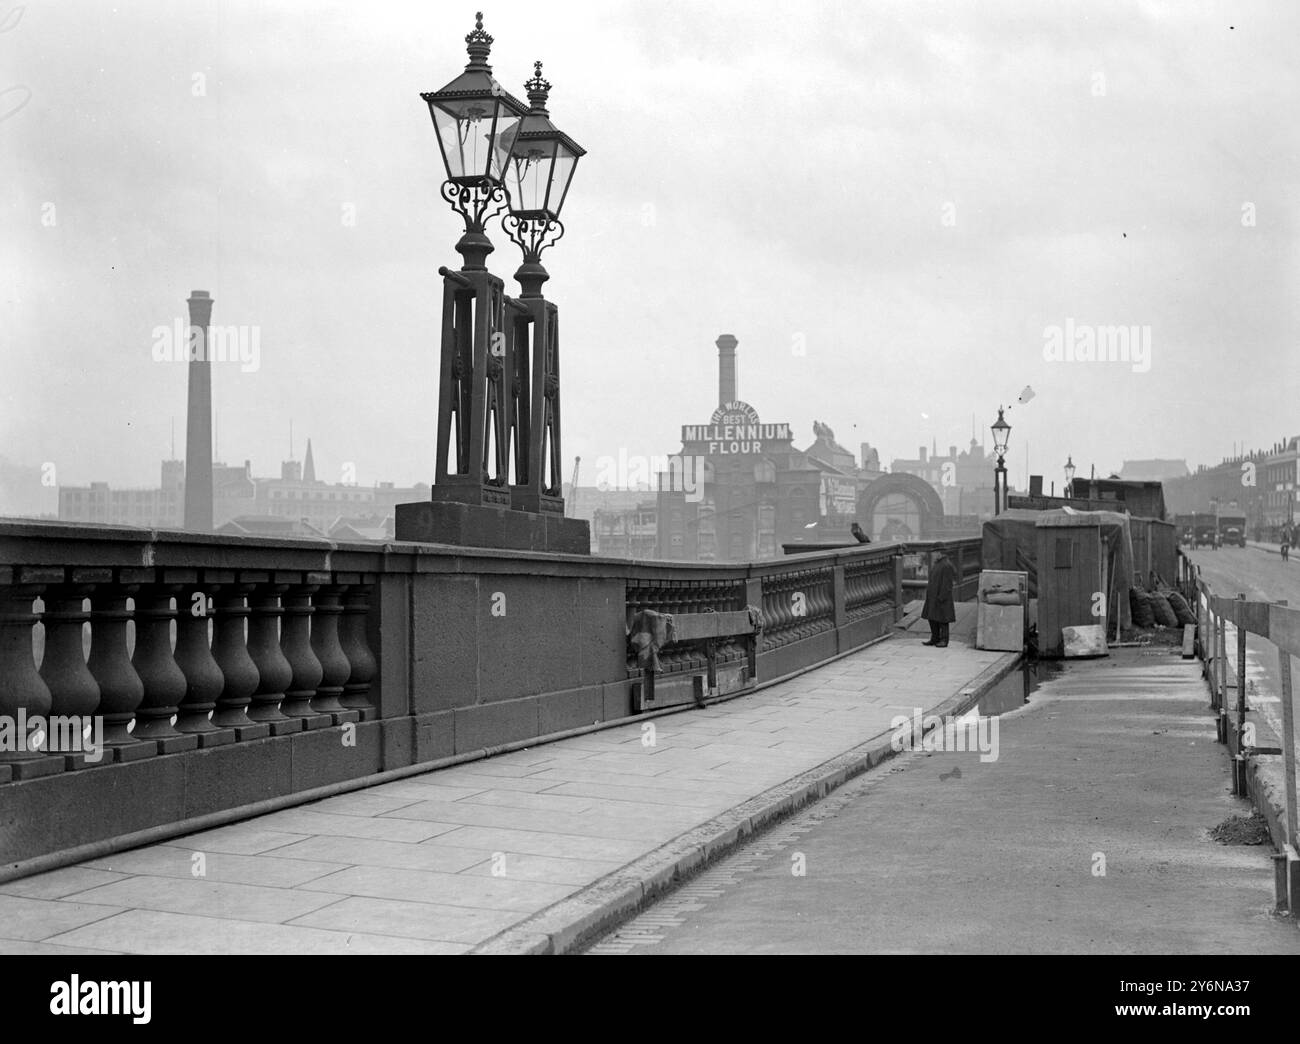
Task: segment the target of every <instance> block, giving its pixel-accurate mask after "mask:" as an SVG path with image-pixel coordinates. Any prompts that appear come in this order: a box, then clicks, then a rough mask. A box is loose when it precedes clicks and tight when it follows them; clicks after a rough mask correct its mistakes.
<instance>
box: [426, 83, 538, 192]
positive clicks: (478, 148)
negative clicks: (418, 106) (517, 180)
mask: <svg viewBox="0 0 1300 1044" xmlns="http://www.w3.org/2000/svg"><path fill="white" fill-rule="evenodd" d="M429 109H430V111H431V112H432V113H433V125H434V129H435V130H436V131H437V133H438V142H439V144H440V145H441V146H442V155H443V159H444V160H445V161H446V165H447V177H449V178H451V179H457V178H482V177H489V178H493V179H496V180H500V178H501V176H502V173H503V170H504V167H505V161H506V157H507V156H508V154H509V149H508V145H507V146H506V148H504V149H503V148H502V143H503V142H508V141H509V137H510V136H512V134H513V128H514V126H515V124H517V123H518V122H519V120H518V117H516V116H514V115H513V114H511V113H510V112H509V111H507V110H505V109H504V108H503V107H502V105H501V103H500V101H499V100H498V99H496V98H458V99H453V100H445V99H439V100H437V101H434V102H431V103H430V105H429Z"/></svg>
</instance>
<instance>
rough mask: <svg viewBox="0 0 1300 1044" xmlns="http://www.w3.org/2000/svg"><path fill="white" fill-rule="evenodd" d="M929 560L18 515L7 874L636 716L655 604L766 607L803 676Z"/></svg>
mask: <svg viewBox="0 0 1300 1044" xmlns="http://www.w3.org/2000/svg"><path fill="white" fill-rule="evenodd" d="M958 544H962V545H963V547H962V548H961V557H960V558H959V562H960V563H961V573H962V575H963V579H965V578H966V575H967V574H968V573H969V571H970V569H971V568H973V569H974V570H975V571H976V572H977V571H978V555H977V554H972V553H971V548H970V546H967V545H972V544H974V545H977V544H978V541H975V542H970V541H966V542H953V543H952V544H951V545H950V546H951V547H953V548H954V553H956V552H955V549H956V547H957V545H958ZM931 546H932V545H925V546H924V547H923V548H922V550H926V549H929V547H931ZM912 550H914V549H913V548H912V547H909V546H907V545H899V544H894V545H876V544H873V545H869V546H865V545H860V546H856V547H849V548H836V549H831V550H824V551H815V552H811V553H807V554H799V555H792V556H790V557H788V558H784V559H781V560H777V561H772V562H761V563H753V564H718V563H658V562H631V561H627V560H623V559H601V558H592V557H588V556H573V555H544V554H538V553H528V552H508V551H500V552H493V551H485V550H478V549H466V548H451V547H446V546H440V545H428V544H387V545H377V544H336V543H332V542H329V541H323V540H307V539H283V540H270V539H263V538H232V537H222V536H216V535H206V534H202V535H201V534H193V533H181V532H173V531H154V530H144V529H133V528H126V527H110V526H86V525H73V524H68V523H37V522H22V521H7V522H0V872H3V866H4V864H9V865H10V866H15V865H22V864H23V863H24V862H25V861H26V862H27V863H29V864H30V861H32V860H34V859H40V858H46V857H49V856H50V855H51V853H70V852H73V851H76V850H78V849H79V848H83V849H84V848H85V846H88V845H92V844H96V843H102V842H104V841H106V840H112V839H121V838H123V837H126V836H129V835H132V834H135V833H137V832H139V831H151V830H152V831H155V832H156V831H158V830H160V829H174V830H176V831H179V830H180V829H182V827H183V825H185V824H191V825H192V824H194V823H196V822H200V821H204V822H206V821H209V820H211V819H212V818H213V817H220V816H222V815H228V814H230V813H231V812H232V810H237V809H241V808H249V807H251V806H254V805H258V804H259V803H260V804H262V805H263V806H264V805H265V803H266V802H269V801H270V802H274V801H280V802H283V801H285V800H288V799H291V798H292V796H293V795H298V794H307V793H310V792H319V791H320V790H321V789H322V788H325V787H329V786H335V785H338V784H340V783H343V782H345V781H350V780H358V779H363V778H366V777H369V776H373V775H376V774H378V773H381V772H387V771H393V770H408V769H411V768H412V767H415V766H420V765H430V764H434V763H439V762H444V761H446V760H448V759H459V758H465V757H472V756H476V755H480V754H483V753H485V752H490V751H492V750H495V749H500V748H502V747H504V746H508V745H511V744H520V743H525V742H530V741H535V740H536V739H538V738H539V737H543V736H549V735H555V734H558V733H561V732H564V731H566V730H571V729H574V728H581V727H590V726H591V725H593V724H598V723H601V722H609V721H614V720H618V719H620V718H625V717H627V716H629V715H630V714H631V713H632V708H633V706H634V702H633V700H632V698H631V692H632V688H633V686H635V685H636V684H637V683H638V681H639V677H640V668H639V667H638V666H637V664H636V660H635V657H634V656H631V655H629V649H628V642H627V631H628V626H629V624H630V622H631V620H632V617H633V615H634V614H635V613H636V612H637V611H639V610H642V609H654V610H657V611H659V612H666V613H686V614H691V613H701V612H707V611H710V610H713V611H734V610H743V609H745V608H746V607H747V606H755V607H758V608H760V609H761V611H762V618H763V629H762V633H761V636H760V644H759V646H758V654H757V679H758V681H759V682H760V683H761V682H764V681H769V680H771V679H774V678H778V677H782V676H785V675H788V674H791V673H793V672H796V671H799V670H802V669H806V668H807V667H810V666H814V665H816V664H817V663H820V662H823V661H825V660H827V659H829V658H832V657H834V656H837V655H841V654H843V653H845V652H848V651H851V650H852V649H855V648H859V647H861V646H863V645H865V644H867V643H868V642H870V641H872V640H874V639H876V638H878V637H880V636H882V635H883V634H885V633H886V632H887V630H888V628H889V626H890V625H891V624H892V623H893V621H894V620H895V619H896V618H897V616H898V613H899V610H900V608H901V605H902V603H903V600H904V596H903V590H904V586H903V580H902V575H903V571H902V567H901V562H902V557H903V555H904V554H906V553H908V552H909V551H912ZM716 651H717V662H718V664H720V665H721V666H724V667H725V666H726V665H727V664H731V663H735V662H739V661H742V660H744V659H745V656H746V650H745V648H744V645H743V643H742V641H741V640H739V639H738V640H736V641H727V642H724V643H722V645H721V646H720V648H718V649H717V650H716ZM661 659H662V662H663V665H664V668H663V672H664V675H665V677H668V676H671V675H673V674H677V675H680V676H683V677H686V676H689V675H690V674H691V673H692V672H698V671H700V670H702V669H704V667H705V663H704V657H703V654H702V653H701V651H700V649H699V648H698V647H693V646H691V645H688V644H686V643H682V644H680V645H678V646H674V645H669V646H668V647H667V648H666V649H664V650H663V653H662V657H661ZM750 681H752V680H750ZM33 718H41V719H44V727H43V729H41V730H39V731H37V732H33V731H32V730H31V729H30V728H29V729H27V730H26V731H23V733H22V735H19V734H18V733H19V729H18V724H19V722H20V720H22V719H25V720H26V721H27V722H29V723H30V722H31V720H32V719H33ZM6 728H7V731H6ZM78 738H80V740H81V742H80V744H79V743H78V742H77V740H78ZM15 741H17V742H15Z"/></svg>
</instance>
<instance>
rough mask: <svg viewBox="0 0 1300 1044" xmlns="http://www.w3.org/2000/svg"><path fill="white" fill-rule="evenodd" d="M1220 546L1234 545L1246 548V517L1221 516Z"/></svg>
mask: <svg viewBox="0 0 1300 1044" xmlns="http://www.w3.org/2000/svg"><path fill="white" fill-rule="evenodd" d="M1219 544H1220V545H1221V546H1222V545H1226V544H1232V545H1235V546H1237V547H1245V546H1246V516H1245V515H1220V516H1219Z"/></svg>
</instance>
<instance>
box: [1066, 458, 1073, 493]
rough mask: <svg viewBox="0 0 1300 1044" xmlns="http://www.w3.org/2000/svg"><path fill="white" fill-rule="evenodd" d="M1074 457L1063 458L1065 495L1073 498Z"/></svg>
mask: <svg viewBox="0 0 1300 1044" xmlns="http://www.w3.org/2000/svg"><path fill="white" fill-rule="evenodd" d="M1074 472H1075V467H1074V455H1073V454H1071V455H1070V456H1068V457H1066V458H1065V495H1066V496H1067V497H1072V496H1074Z"/></svg>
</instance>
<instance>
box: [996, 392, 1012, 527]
mask: <svg viewBox="0 0 1300 1044" xmlns="http://www.w3.org/2000/svg"><path fill="white" fill-rule="evenodd" d="M992 431H993V448H994V449H995V450H997V454H998V465H997V467H996V468H994V469H993V513H994V514H996V515H1000V514H1002V512H1004V511H1005V510H1006V509H1007V466H1006V452H1007V440H1008V439H1009V438H1010V437H1011V425H1010V424H1008V423H1007V422H1006V420H1005V419H1004V418H1003V416H1002V407H1001V406H999V407H998V419H997V420H996V421H995V422H994V423H993V426H992Z"/></svg>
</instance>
